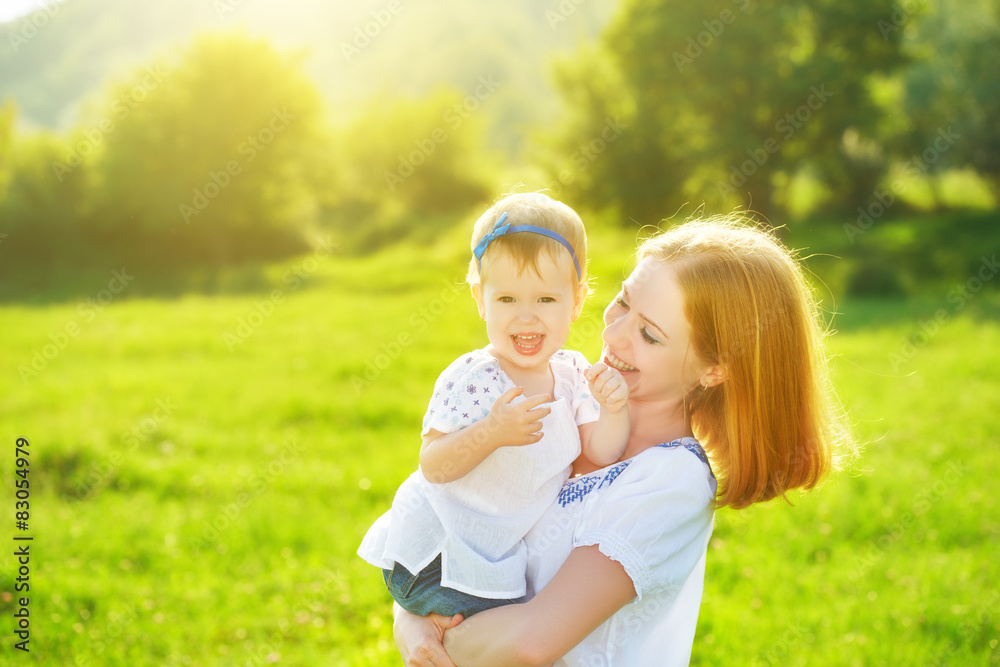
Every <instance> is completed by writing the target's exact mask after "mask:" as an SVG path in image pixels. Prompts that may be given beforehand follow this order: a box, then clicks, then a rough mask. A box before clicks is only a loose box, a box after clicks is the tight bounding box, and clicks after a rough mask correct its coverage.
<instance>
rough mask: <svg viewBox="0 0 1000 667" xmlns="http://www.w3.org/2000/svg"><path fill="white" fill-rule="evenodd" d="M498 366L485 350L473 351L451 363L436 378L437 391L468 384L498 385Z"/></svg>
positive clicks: (499, 377)
mask: <svg viewBox="0 0 1000 667" xmlns="http://www.w3.org/2000/svg"><path fill="white" fill-rule="evenodd" d="M501 380H502V374H501V371H500V364H499V362H497V360H496V358H495V357H493V356H492V355H491V354H490V353H489V352H487V351H486V350H483V349H480V350H473V351H472V352H468V353H466V354H463V355H462V356H460V357H459V358H457V359H455V361H453V362H451V363H450V364H449V365H448V367H447V368H445V369H444V371H442V373H441V375H440V376H438V380H437V383H436V384H437V386H438V388H439V389H445V390H451V389H452V388H453V386H455V385H461V384H463V383H465V384H467V383H469V382H478V383H488V384H500V383H501Z"/></svg>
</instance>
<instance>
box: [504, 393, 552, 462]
mask: <svg viewBox="0 0 1000 667" xmlns="http://www.w3.org/2000/svg"><path fill="white" fill-rule="evenodd" d="M522 393H524V388H523V387H514V388H513V389H508V390H507V391H505V392H504V393H503V394H501V395H500V398H498V399H497V400H496V401H495V402H494V403H493V407H491V408H490V415H489V417H488V419H489V420H490V428H489V435H490V437H491V438H493V440H494V442H496V443H497V445H496V446H497V447H520V446H522V445H533V444H535V443H536V442H538V441H539V440H541V439H542V435H543V434H542V419H544V418H545V417H546V416H548V414H549V413H550V412H552V408H544V407H538V406H540V405H541V404H542V403H548V402H549V401H551V400H552V398H551V397H550V396H549V395H547V394H539V395H537V396H529V397H528V398H526V399H524V400H523V401H521V402H520V403H517V404H516V405H515V404H512V403H511V401H513V400H514V399H515V398H517V397H518V396H520V395H521V394H522Z"/></svg>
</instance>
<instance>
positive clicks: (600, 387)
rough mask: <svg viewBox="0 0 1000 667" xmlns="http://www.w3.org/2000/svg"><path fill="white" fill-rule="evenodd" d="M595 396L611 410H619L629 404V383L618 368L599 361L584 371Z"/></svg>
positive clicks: (602, 404)
mask: <svg viewBox="0 0 1000 667" xmlns="http://www.w3.org/2000/svg"><path fill="white" fill-rule="evenodd" d="M584 375H585V376H586V377H587V382H589V383H590V391H591V393H593V394H594V398H596V399H597V402H598V403H600V404H601V406H602V407H605V408H607V409H608V410H609V411H610V412H619V411H621V409H622V408H624V407H625V406H626V405H628V384H626V383H625V378H624V377H623V376H622V374H621V373H619V372H618V371H617V370H616V369H614V368H611V367H610V366H608V365H607V364H605V363H603V362H601V361H598V362H597V363H596V364H594V365H593V366H591V367H590V368H589V369H587V371H586V372H585V373H584Z"/></svg>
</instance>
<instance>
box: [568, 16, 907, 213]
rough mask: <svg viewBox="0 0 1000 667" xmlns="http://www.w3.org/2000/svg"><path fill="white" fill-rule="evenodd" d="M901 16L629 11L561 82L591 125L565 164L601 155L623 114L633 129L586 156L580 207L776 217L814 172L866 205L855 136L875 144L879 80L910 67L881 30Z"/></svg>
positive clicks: (571, 146)
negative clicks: (805, 174) (848, 139)
mask: <svg viewBox="0 0 1000 667" xmlns="http://www.w3.org/2000/svg"><path fill="white" fill-rule="evenodd" d="M892 12H893V8H892V0H867V1H864V2H862V1H861V0H851V1H847V2H845V1H844V0H823V1H821V2H812V1H810V2H806V1H805V0H793V1H788V0H783V1H779V0H709V1H708V2H701V3H689V2H682V1H680V0H631V1H629V2H626V3H625V4H624V6H623V7H622V10H621V12H620V13H619V14H618V16H617V17H616V19H615V20H614V21H613V23H612V25H611V26H610V27H609V29H608V30H607V32H606V33H605V34H604V36H603V39H602V42H601V45H600V47H599V49H598V51H597V53H596V54H595V53H589V54H586V55H585V56H583V57H582V59H581V61H580V62H578V63H571V64H570V65H568V66H564V67H563V68H562V71H561V72H560V78H559V81H560V87H561V90H562V91H563V93H564V96H565V97H566V98H567V99H568V100H570V101H571V102H573V103H574V104H575V108H576V109H577V111H578V113H579V114H581V115H582V116H583V120H577V121H575V122H573V123H571V124H570V125H569V127H570V128H571V129H570V131H569V133H568V134H567V135H564V136H563V138H562V140H561V146H562V149H563V152H564V154H566V153H567V152H571V153H573V154H575V153H576V152H578V151H580V147H581V146H588V145H590V146H591V147H601V146H602V144H601V142H600V141H598V139H600V138H602V136H604V135H605V134H606V131H605V129H604V128H606V127H607V125H608V121H607V118H608V115H609V110H616V111H619V112H620V114H619V121H620V122H619V123H618V124H619V126H621V127H623V128H624V129H623V130H622V133H621V135H620V137H618V138H617V139H616V140H615V141H605V145H604V146H603V151H602V152H600V153H598V152H597V151H596V150H591V154H590V155H589V156H586V155H584V158H585V160H578V162H581V163H582V162H584V161H586V162H587V164H586V169H577V170H576V171H575V172H573V175H574V176H579V178H575V179H574V182H575V195H574V198H575V199H576V200H583V201H586V202H587V203H588V204H590V205H603V204H607V203H609V202H610V203H612V204H614V205H615V206H616V208H618V209H619V210H620V211H621V213H623V214H624V215H625V217H627V218H634V219H637V220H640V221H642V222H654V221H655V220H657V219H660V218H662V217H663V216H664V215H667V214H670V213H672V212H673V211H675V210H676V209H678V208H679V207H680V206H682V205H683V204H684V203H686V202H692V203H700V202H703V201H707V202H708V203H710V204H712V205H713V206H721V205H723V204H729V205H737V204H742V205H748V204H749V205H751V206H752V207H753V209H755V210H756V211H758V212H760V213H762V214H764V215H765V216H768V217H774V216H775V215H778V214H780V213H781V211H780V210H778V209H777V207H776V205H775V204H776V201H777V197H776V192H777V191H778V190H779V189H780V187H781V186H782V184H783V183H787V182H788V180H789V179H790V178H791V177H792V176H793V175H794V174H795V173H797V172H798V171H799V170H802V169H806V168H809V169H811V170H813V171H814V172H816V173H818V174H819V175H820V177H821V178H823V179H825V180H828V181H831V182H833V183H834V184H835V185H836V188H837V190H838V194H839V196H841V197H846V198H856V197H858V196H860V195H859V194H857V193H854V192H851V191H850V189H849V188H848V185H849V184H845V183H843V182H838V178H839V177H840V176H841V175H843V174H845V173H848V174H849V173H850V172H851V167H852V165H853V164H854V163H855V162H856V161H857V158H856V156H855V154H854V153H852V151H851V150H849V147H848V146H846V145H845V135H847V136H854V137H856V138H858V140H859V141H860V142H861V143H862V144H864V142H866V141H870V140H871V139H873V138H874V130H875V128H876V126H877V124H878V119H879V116H880V113H881V110H880V108H879V106H878V104H877V103H876V100H875V99H873V96H872V94H871V89H870V79H871V77H872V75H875V74H885V73H889V72H892V71H893V70H894V69H895V68H896V67H898V66H899V65H900V64H901V63H902V62H903V59H902V56H901V55H900V52H899V45H898V41H899V38H898V35H897V34H895V33H892V34H889V35H888V36H886V37H883V35H882V34H880V32H879V30H878V28H877V25H878V21H879V20H881V19H883V18H887V17H890V16H891V14H892ZM601 61H604V62H605V64H604V65H603V66H602V65H600V64H599V63H600V62H601ZM581 101H582V103H581ZM612 117H613V116H612ZM851 133H853V135H852V134H851ZM883 166H884V165H881V164H880V163H878V162H877V161H876V164H875V165H874V167H873V168H874V171H875V172H876V174H875V175H869V176H868V180H871V179H872V178H873V177H875V178H877V173H878V171H879V170H880V169H881V168H882V167H883ZM556 176H557V177H558V174H556ZM561 180H563V181H564V180H565V179H561ZM841 180H842V179H841ZM845 189H846V190H847V191H846V192H845ZM864 190H865V188H864V187H862V188H860V189H859V191H860V192H864ZM870 192H871V190H870V189H869V190H868V191H867V194H870Z"/></svg>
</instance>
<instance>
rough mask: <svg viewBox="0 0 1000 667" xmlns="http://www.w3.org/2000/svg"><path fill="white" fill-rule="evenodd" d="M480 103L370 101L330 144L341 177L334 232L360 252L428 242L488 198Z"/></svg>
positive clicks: (446, 98)
mask: <svg viewBox="0 0 1000 667" xmlns="http://www.w3.org/2000/svg"><path fill="white" fill-rule="evenodd" d="M483 90H485V89H483ZM482 104H483V102H482V101H481V100H478V99H476V98H475V96H465V97H463V96H461V95H460V94H459V93H458V92H457V91H453V90H439V91H437V92H436V93H434V94H432V95H430V96H428V97H427V98H424V99H402V98H386V97H375V98H373V99H372V100H370V101H369V102H368V103H367V104H366V105H365V107H364V109H363V110H362V112H361V113H360V114H359V116H358V117H357V119H356V120H354V121H353V122H351V123H350V124H349V125H348V126H347V127H346V128H345V129H344V131H343V136H342V139H341V140H340V142H339V144H338V151H337V153H338V156H339V160H340V167H339V169H338V172H339V173H340V174H341V175H342V178H341V182H340V184H339V186H338V192H339V195H338V197H337V200H336V202H335V204H334V206H335V208H336V209H337V210H336V211H334V214H333V215H334V218H336V222H337V225H338V227H339V230H340V232H341V233H342V234H343V235H345V236H351V237H353V244H354V245H356V246H358V247H359V248H361V249H371V248H374V247H376V246H380V245H383V244H386V243H390V242H392V241H395V240H399V239H400V238H402V237H404V236H414V235H418V236H419V235H423V236H430V235H432V234H433V233H435V232H436V231H437V230H438V229H439V228H440V227H441V226H442V225H446V224H449V223H450V222H452V221H453V220H454V219H455V216H456V214H458V213H460V212H465V211H466V210H468V208H469V207H470V206H472V205H473V204H476V203H480V202H483V201H485V200H486V199H488V197H489V192H490V189H489V188H488V187H487V186H486V185H485V183H486V182H487V180H488V179H489V177H491V176H492V175H493V170H494V165H493V162H492V158H491V156H490V153H489V152H488V151H487V150H486V148H485V145H484V144H485V141H484V136H483V134H484V133H483V125H484V118H483V115H482V111H481V106H482ZM359 219H362V220H365V221H366V224H365V225H364V226H363V227H362V226H359V225H358V221H359Z"/></svg>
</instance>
